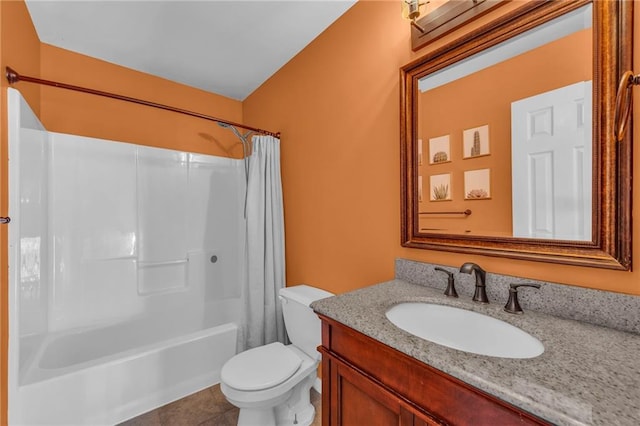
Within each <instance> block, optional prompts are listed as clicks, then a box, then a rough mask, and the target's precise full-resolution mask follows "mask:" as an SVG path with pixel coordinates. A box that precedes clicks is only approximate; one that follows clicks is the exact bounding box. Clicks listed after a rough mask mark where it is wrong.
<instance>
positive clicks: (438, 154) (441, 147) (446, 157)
mask: <svg viewBox="0 0 640 426" xmlns="http://www.w3.org/2000/svg"><path fill="white" fill-rule="evenodd" d="M450 155H451V154H450V146H449V135H444V136H438V137H437V138H431V139H429V163H430V164H438V163H446V162H448V161H450Z"/></svg>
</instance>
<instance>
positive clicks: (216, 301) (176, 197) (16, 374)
mask: <svg viewBox="0 0 640 426" xmlns="http://www.w3.org/2000/svg"><path fill="white" fill-rule="evenodd" d="M8 99H9V154H10V168H9V177H10V187H9V198H10V199H9V201H10V215H11V218H12V221H11V224H10V227H9V274H10V279H9V284H10V286H9V298H10V303H9V305H10V306H9V327H10V330H9V331H10V335H9V422H10V424H16V425H37V424H47V425H53V424H59V425H73V424H91V425H96V424H115V423H118V422H121V421H124V420H126V419H129V418H131V417H134V416H136V415H139V414H141V413H143V412H146V411H148V410H150V409H153V408H155V407H158V406H161V405H164V404H166V403H168V402H171V401H173V400H175V399H178V398H181V397H183V396H185V395H188V394H190V393H193V392H195V391H198V390H200V389H203V388H205V387H208V386H211V385H212V384H215V383H218V382H219V379H220V377H219V376H220V369H221V367H222V365H223V364H224V363H225V362H226V361H227V360H228V359H229V358H231V357H232V356H233V355H234V354H235V353H236V348H237V346H238V344H237V342H238V333H239V330H240V327H239V325H238V324H241V320H242V318H240V317H239V314H238V313H239V312H241V309H240V308H241V296H242V286H241V285H240V283H241V282H243V281H242V280H243V273H244V272H243V267H242V259H243V253H244V249H245V248H244V241H245V238H244V232H245V231H244V219H243V215H242V207H243V202H244V199H243V198H242V194H243V193H244V184H245V183H244V171H243V165H242V161H241V160H234V159H228V158H219V157H214V156H207V155H199V154H191V153H185V152H178V151H171V150H165V149H158V148H150V147H143V146H137V145H132V144H126V143H119V142H114V141H105V140H98V139H92V138H86V137H80V136H74V135H67V134H59V133H52V132H47V131H46V129H44V128H43V126H42V125H41V124H40V123H39V121H38V119H37V117H36V116H35V115H34V114H33V113H32V112H31V110H30V108H29V107H28V105H27V104H26V102H25V101H24V99H23V98H22V97H21V96H20V94H19V92H17V91H15V90H13V89H9V96H8Z"/></svg>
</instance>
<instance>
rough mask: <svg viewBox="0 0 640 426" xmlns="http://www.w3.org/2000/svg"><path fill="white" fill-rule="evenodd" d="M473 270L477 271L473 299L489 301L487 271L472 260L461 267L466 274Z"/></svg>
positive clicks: (475, 300) (480, 301)
mask: <svg viewBox="0 0 640 426" xmlns="http://www.w3.org/2000/svg"><path fill="white" fill-rule="evenodd" d="M472 271H475V273H476V291H475V293H474V294H473V299H472V300H473V301H474V302H478V303H489V298H488V297H487V286H486V282H485V280H486V277H487V273H486V272H485V270H484V269H482V268H481V267H480V266H478V265H477V264H475V263H472V262H467V263H464V264H462V266H461V267H460V272H464V273H465V274H470V273H471V272H472Z"/></svg>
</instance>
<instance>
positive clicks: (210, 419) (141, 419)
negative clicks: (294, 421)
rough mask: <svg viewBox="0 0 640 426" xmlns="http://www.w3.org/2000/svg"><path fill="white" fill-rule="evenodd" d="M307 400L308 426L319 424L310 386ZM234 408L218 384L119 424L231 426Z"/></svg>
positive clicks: (235, 419) (317, 402)
mask: <svg viewBox="0 0 640 426" xmlns="http://www.w3.org/2000/svg"><path fill="white" fill-rule="evenodd" d="M311 402H312V403H313V406H314V407H315V408H316V417H315V419H314V420H313V423H312V424H311V426H320V425H321V424H322V422H321V415H320V409H321V408H320V407H321V405H322V404H321V398H320V394H319V393H318V392H316V391H315V390H314V389H312V390H311ZM237 423H238V408H236V407H234V406H233V405H231V404H230V403H229V402H228V401H227V400H226V399H225V397H224V395H223V394H222V392H221V391H220V385H215V386H212V387H210V388H206V389H204V390H202V391H200V392H196V393H194V394H193V395H189V396H187V397H185V398H182V399H179V400H177V401H174V402H172V403H170V404H167V405H164V406H162V407H160V408H157V409H155V410H153V411H149V412H148V413H144V414H141V415H140V416H138V417H134V418H133V419H131V420H127V421H126V422H123V423H120V425H119V426H235V425H236V424H237Z"/></svg>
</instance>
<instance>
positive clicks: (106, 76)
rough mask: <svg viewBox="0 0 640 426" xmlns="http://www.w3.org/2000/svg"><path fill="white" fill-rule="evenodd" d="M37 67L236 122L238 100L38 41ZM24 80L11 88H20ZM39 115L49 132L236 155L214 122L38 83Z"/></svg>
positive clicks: (54, 76) (235, 144) (46, 73)
mask: <svg viewBox="0 0 640 426" xmlns="http://www.w3.org/2000/svg"><path fill="white" fill-rule="evenodd" d="M18 71H20V70H18ZM20 72H22V71H20ZM41 72H42V78H45V79H47V80H54V81H61V82H64V83H69V84H73V85H76V86H84V87H89V88H92V89H96V90H101V91H105V92H112V93H116V94H120V95H125V96H130V97H134V98H139V99H144V100H147V101H151V102H156V103H160V104H166V105H171V106H174V107H178V108H182V109H186V110H191V111H195V112H200V113H203V114H208V115H212V116H215V117H219V118H223V119H226V120H230V121H233V122H242V104H241V102H239V101H236V100H233V99H229V98H226V97H224V96H220V95H215V94H212V93H208V92H205V91H203V90H199V89H195V88H192V87H188V86H184V85H182V84H179V83H174V82H172V81H169V80H165V79H163V78H159V77H154V76H151V75H149V74H145V73H142V72H138V71H134V70H131V69H128V68H124V67H121V66H118V65H114V64H111V63H108V62H105V61H101V60H99V59H95V58H91V57H88V56H84V55H80V54H77V53H74V52H70V51H68V50H64V49H60V48H57V47H54V46H51V45H48V44H42V46H41ZM27 84H28V83H24V84H19V85H16V87H17V88H19V89H20V90H22V88H23V87H26V86H27ZM40 118H41V120H42V122H43V124H44V126H45V127H46V128H47V129H48V130H51V131H54V132H62V133H73V134H77V135H82V136H90V137H97V138H104V139H111V140H117V141H124V142H133V143H137V144H141V145H151V146H156V147H161V148H171V149H179V150H185V151H191V152H200V153H204V154H212V155H220V156H226V157H236V158H238V157H241V155H242V146H241V145H240V143H239V141H238V139H237V138H236V137H235V136H234V135H233V133H231V131H230V130H228V129H224V128H221V127H219V126H218V125H216V124H215V123H214V122H211V121H206V120H202V119H200V118H195V117H190V116H187V115H182V114H176V113H174V112H169V111H164V110H160V109H156V108H151V107H147V106H142V105H136V104H132V103H127V102H123V101H118V100H113V99H108V98H104V97H100V96H95V95H88V94H84V93H79V92H72V91H68V90H63V89H58V88H54V87H48V86H42V88H41V114H40Z"/></svg>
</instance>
